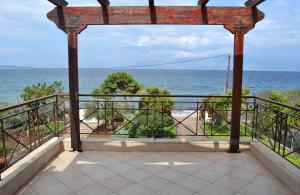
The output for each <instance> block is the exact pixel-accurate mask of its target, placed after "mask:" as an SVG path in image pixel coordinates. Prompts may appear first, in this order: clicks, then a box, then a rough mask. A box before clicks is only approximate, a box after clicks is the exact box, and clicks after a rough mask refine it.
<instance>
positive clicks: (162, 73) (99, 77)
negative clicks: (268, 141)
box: [0, 69, 300, 103]
mask: <svg viewBox="0 0 300 195" xmlns="http://www.w3.org/2000/svg"><path fill="white" fill-rule="evenodd" d="M115 71H117V70H115V69H80V70H79V80H80V81H79V82H80V83H79V87H80V93H89V92H90V91H91V90H92V89H93V88H95V87H97V86H98V85H99V84H100V83H101V82H102V81H103V80H104V79H105V77H106V75H107V74H109V73H111V72H115ZM125 71H127V72H130V73H131V74H133V76H134V77H135V78H136V79H137V80H138V81H139V82H141V83H142V84H144V85H145V86H149V85H157V86H160V87H165V86H166V87H167V88H168V89H169V90H170V91H171V93H172V94H193V95H208V94H212V93H217V92H219V93H221V92H224V88H225V80H226V71H221V70H219V71H210V70H141V69H140V70H125ZM56 80H57V81H62V82H63V85H64V87H65V91H68V71H67V69H0V83H1V85H0V102H1V103H4V102H11V103H14V102H18V101H20V98H19V97H20V94H21V93H22V91H23V89H24V88H25V87H26V86H29V85H33V84H36V83H38V82H46V83H51V82H53V81H56ZM244 87H248V88H250V90H251V93H255V92H261V91H265V90H286V89H300V72H259V71H246V72H245V73H244Z"/></svg>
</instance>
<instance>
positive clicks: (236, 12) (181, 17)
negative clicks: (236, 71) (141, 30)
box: [47, 6, 264, 32]
mask: <svg viewBox="0 0 300 195" xmlns="http://www.w3.org/2000/svg"><path fill="white" fill-rule="evenodd" d="M47 16H48V19H50V20H51V21H53V22H54V23H55V24H56V25H57V26H58V27H59V28H60V29H62V30H64V31H65V32H67V31H69V30H72V29H78V30H79V31H80V30H82V29H84V28H86V27H87V26H88V25H147V24H156V25H175V24H178V25H223V26H225V28H226V29H228V30H230V31H231V32H234V31H236V29H240V30H243V32H247V31H249V30H251V29H252V28H254V26H255V24H256V23H257V22H259V21H261V20H262V19H263V18H264V13H263V12H261V11H260V10H259V9H258V8H254V9H249V7H206V9H205V10H203V9H199V6H155V10H153V9H149V6H111V7H109V8H108V9H107V10H103V9H99V7H65V8H63V9H58V8H54V10H52V11H50V12H49V13H48V15H47Z"/></svg>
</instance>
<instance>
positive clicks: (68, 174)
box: [48, 167, 83, 180]
mask: <svg viewBox="0 0 300 195" xmlns="http://www.w3.org/2000/svg"><path fill="white" fill-rule="evenodd" d="M48 172H49V173H51V174H52V175H53V176H55V177H56V178H57V179H59V180H65V179H70V178H74V177H80V176H82V175H83V173H82V172H80V171H79V170H77V169H75V168H73V167H67V168H66V169H64V170H60V171H58V170H55V169H54V170H50V171H48Z"/></svg>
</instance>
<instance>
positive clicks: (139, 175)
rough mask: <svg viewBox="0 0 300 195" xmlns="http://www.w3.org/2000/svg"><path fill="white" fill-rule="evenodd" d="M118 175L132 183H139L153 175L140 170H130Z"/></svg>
mask: <svg viewBox="0 0 300 195" xmlns="http://www.w3.org/2000/svg"><path fill="white" fill-rule="evenodd" d="M120 175H122V176H123V177H125V178H127V179H130V180H132V181H134V182H140V181H142V180H144V179H147V178H149V177H151V176H153V174H151V173H149V172H146V171H143V170H141V169H138V168H136V169H130V170H129V171H125V172H120Z"/></svg>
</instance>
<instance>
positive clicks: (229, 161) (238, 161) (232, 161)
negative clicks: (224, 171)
mask: <svg viewBox="0 0 300 195" xmlns="http://www.w3.org/2000/svg"><path fill="white" fill-rule="evenodd" d="M237 155H238V154H237ZM220 162H221V163H223V164H227V165H232V166H237V167H239V166H242V165H244V164H246V161H245V160H241V159H235V158H230V157H229V158H226V159H223V160H221V161H220Z"/></svg>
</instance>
